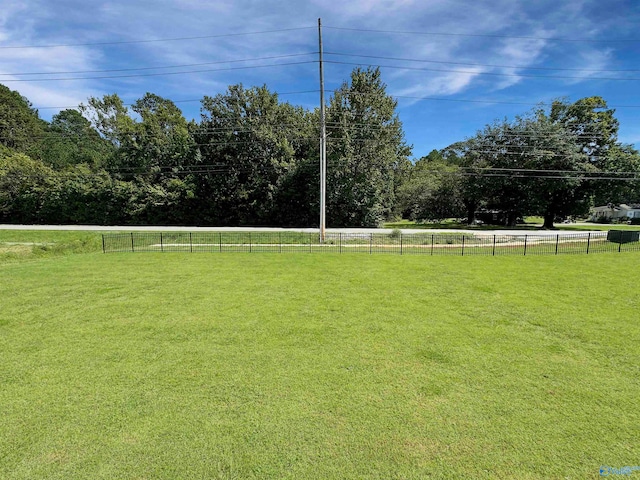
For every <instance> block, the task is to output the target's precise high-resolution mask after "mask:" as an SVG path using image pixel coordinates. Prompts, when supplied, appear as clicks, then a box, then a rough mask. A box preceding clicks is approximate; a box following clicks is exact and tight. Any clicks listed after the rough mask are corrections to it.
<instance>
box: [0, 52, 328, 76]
mask: <svg viewBox="0 0 640 480" xmlns="http://www.w3.org/2000/svg"><path fill="white" fill-rule="evenodd" d="M317 53H318V52H304V53H290V54H286V55H271V56H268V57H257V58H256V57H254V58H243V59H234V60H218V61H215V62H202V63H186V64H181V65H159V66H155V67H136V68H113V69H107V70H72V71H65V72H12V73H0V76H9V75H12V76H14V75H15V76H18V75H19V76H27V75H70V74H79V73H111V72H135V71H138V70H161V69H164V68H187V67H202V66H205V65H218V64H223V63H241V62H257V61H262V60H275V59H280V58H291V57H302V56H309V55H317ZM2 81H4V80H3V79H0V82H2Z"/></svg>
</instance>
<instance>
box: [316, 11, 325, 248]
mask: <svg viewBox="0 0 640 480" xmlns="http://www.w3.org/2000/svg"><path fill="white" fill-rule="evenodd" d="M318 46H319V50H318V53H319V55H320V57H319V60H320V62H319V63H320V243H324V237H325V228H326V207H327V126H326V119H325V111H324V68H323V64H322V19H321V18H318Z"/></svg>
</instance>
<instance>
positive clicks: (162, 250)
mask: <svg viewBox="0 0 640 480" xmlns="http://www.w3.org/2000/svg"><path fill="white" fill-rule="evenodd" d="M160 251H161V252H164V242H163V241H162V232H160Z"/></svg>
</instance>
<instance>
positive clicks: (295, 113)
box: [196, 85, 309, 225]
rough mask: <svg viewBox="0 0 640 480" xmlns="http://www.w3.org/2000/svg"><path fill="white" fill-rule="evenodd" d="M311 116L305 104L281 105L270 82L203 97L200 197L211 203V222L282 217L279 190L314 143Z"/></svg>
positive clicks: (236, 222) (199, 139) (199, 132)
mask: <svg viewBox="0 0 640 480" xmlns="http://www.w3.org/2000/svg"><path fill="white" fill-rule="evenodd" d="M306 116H307V114H306V113H305V111H304V110H302V109H301V108H299V107H294V106H292V105H290V104H288V103H280V102H279V100H278V96H277V94H275V93H272V92H270V91H269V90H268V89H267V87H266V86H263V87H252V88H249V89H246V88H244V87H243V86H242V85H233V86H230V87H229V88H228V90H227V92H226V93H225V94H219V95H216V96H215V97H205V98H204V99H203V100H202V121H201V123H200V126H199V128H198V129H197V132H196V139H197V143H198V144H199V145H200V151H201V160H200V161H201V162H202V168H201V170H202V171H203V172H204V173H203V174H202V175H200V176H199V177H198V196H199V197H200V198H204V199H207V201H208V205H209V206H208V211H207V217H206V221H207V222H208V223H214V224H226V225H247V224H262V225H265V224H270V223H274V221H277V218H275V217H277V215H276V214H275V212H274V209H275V206H276V199H277V195H278V191H279V189H280V187H281V185H282V182H283V181H284V179H285V178H286V177H287V175H289V174H290V173H291V172H292V171H293V170H294V169H295V167H296V165H297V162H298V157H297V152H298V151H299V150H301V149H304V145H305V144H306V143H308V142H309V139H308V138H307V137H306V130H307V128H308V127H307V125H308V122H307V121H306Z"/></svg>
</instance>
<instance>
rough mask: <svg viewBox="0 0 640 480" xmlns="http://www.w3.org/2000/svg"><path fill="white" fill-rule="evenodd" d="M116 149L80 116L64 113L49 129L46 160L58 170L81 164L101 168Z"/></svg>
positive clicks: (43, 149)
mask: <svg viewBox="0 0 640 480" xmlns="http://www.w3.org/2000/svg"><path fill="white" fill-rule="evenodd" d="M113 149H114V147H113V145H112V144H110V143H109V142H108V141H107V140H105V139H103V138H102V137H101V136H100V134H99V133H98V132H97V131H96V130H95V129H94V128H93V127H92V125H91V122H89V121H88V120H87V119H86V118H84V117H83V116H82V114H81V113H80V112H78V111H77V110H63V111H61V112H60V113H58V114H56V115H54V116H53V118H52V120H51V123H50V124H49V125H48V128H47V133H46V134H45V136H44V140H43V142H42V159H43V161H44V162H45V163H47V164H48V165H50V166H51V167H53V168H55V169H57V170H60V169H64V168H67V167H70V166H73V165H78V164H86V165H88V166H90V167H94V168H99V167H100V166H101V165H103V164H105V163H106V162H107V161H108V159H109V158H110V157H111V156H112V155H113V153H114V152H113Z"/></svg>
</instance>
